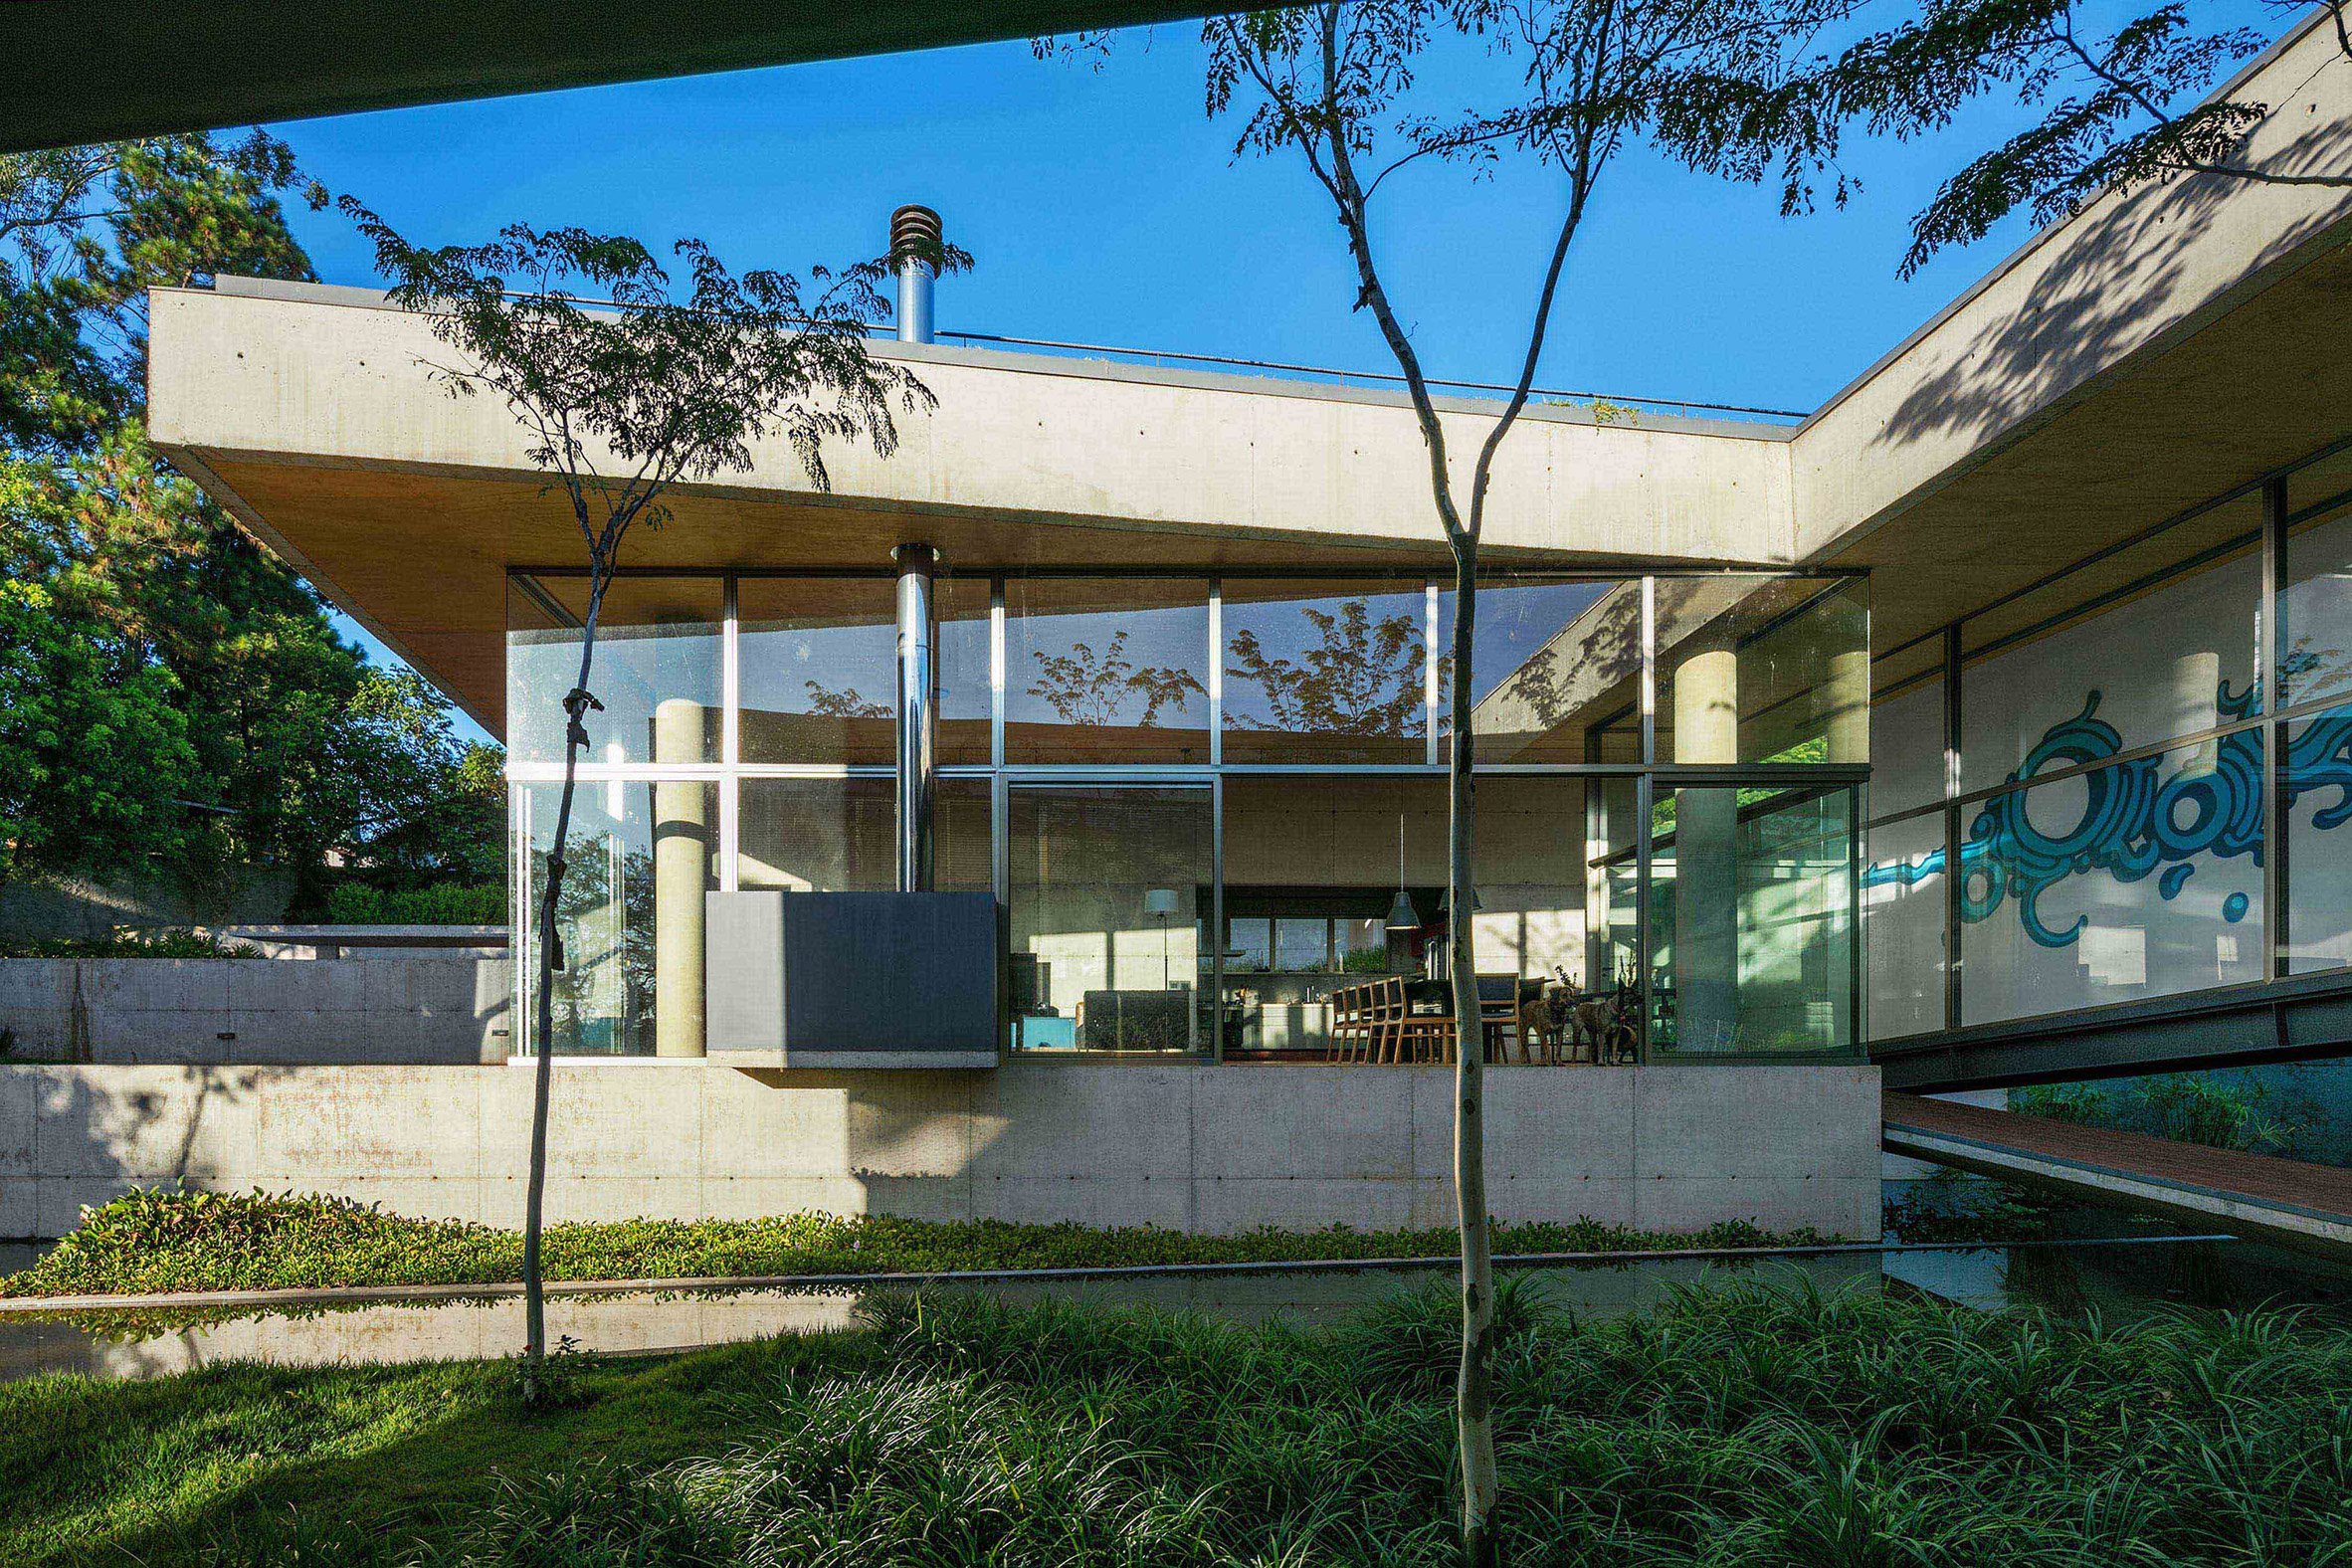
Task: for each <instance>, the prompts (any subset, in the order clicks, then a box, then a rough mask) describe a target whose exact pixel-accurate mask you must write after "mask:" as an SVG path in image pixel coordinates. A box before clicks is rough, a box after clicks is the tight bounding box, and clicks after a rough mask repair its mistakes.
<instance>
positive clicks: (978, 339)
mask: <svg viewBox="0 0 2352 1568" xmlns="http://www.w3.org/2000/svg"><path fill="white" fill-rule="evenodd" d="M867 330H869V331H870V332H873V333H875V334H877V335H879V336H889V335H891V333H890V328H888V327H887V326H883V325H880V324H876V323H869V324H868V327H867ZM933 335H934V336H935V337H936V338H938V339H941V340H948V339H952V340H954V341H956V342H959V343H969V344H974V345H983V346H990V347H1004V348H1014V349H1021V350H1025V351H1032V352H1044V353H1053V354H1068V355H1071V356H1073V357H1081V358H1103V359H1109V360H1112V361H1113V362H1115V363H1122V364H1143V365H1156V366H1160V367H1162V368H1171V367H1174V368H1183V367H1188V366H1201V367H1204V368H1211V369H1219V370H1237V371H1241V372H1244V373H1247V374H1254V375H1267V376H1283V377H1289V378H1312V379H1314V380H1317V381H1321V382H1325V383H1327V384H1329V385H1332V386H1342V387H1348V386H1368V387H1401V386H1403V385H1405V377H1404V376H1403V375H1402V374H1400V373H1398V372H1396V371H1393V370H1340V369H1335V368H1333V367H1331V366H1329V365H1304V364H1297V363H1293V362H1291V361H1288V360H1282V359H1247V358H1242V357H1240V356H1237V355H1232V354H1196V353H1188V352H1186V351H1184V350H1182V349H1172V348H1121V347H1118V346H1116V345H1114V344H1108V343H1077V342H1069V341H1066V340H1063V339H1060V338H1052V337H1016V336H1012V335H1010V334H1007V333H1002V332H960V331H950V330H946V329H944V328H942V329H941V330H939V331H938V332H936V333H934V334H933ZM1426 380H1427V382H1428V385H1429V386H1430V387H1431V388H1432V389H1433V390H1438V391H1445V392H1467V393H1470V394H1471V395H1473V396H1480V397H1508V396H1510V394H1511V393H1512V392H1513V391H1514V390H1516V389H1515V388H1514V387H1511V386H1509V385H1506V384H1504V383H1502V382H1497V381H1457V380H1453V379H1450V378H1447V377H1442V376H1430V377H1427V378H1426ZM1528 396H1529V398H1530V400H1531V401H1533V402H1536V403H1549V404H1574V405H1578V406H1582V407H1588V408H1596V409H1603V410H1606V409H1612V408H1622V409H1627V410H1630V411H1634V412H1650V413H1671V414H1676V415H1680V416H1682V417H1684V418H1691V417H1697V416H1708V415H1714V416H1724V415H1727V416H1730V417H1732V418H1735V419H1742V420H1754V421H1758V422H1769V423H1774V424H1780V423H1789V424H1794V423H1796V422H1799V421H1801V420H1803V419H1805V418H1806V417H1807V416H1806V414H1805V413H1804V411H1802V410H1799V409H1788V408H1760V407H1757V406H1755V405H1753V404H1748V403H1710V402H1706V401H1703V400H1701V399H1697V398H1666V397H1636V396H1629V395H1627V394H1625V393H1619V392H1594V391H1586V390H1577V389H1571V388H1566V387H1535V388H1532V389H1530V391H1529V393H1528Z"/></svg>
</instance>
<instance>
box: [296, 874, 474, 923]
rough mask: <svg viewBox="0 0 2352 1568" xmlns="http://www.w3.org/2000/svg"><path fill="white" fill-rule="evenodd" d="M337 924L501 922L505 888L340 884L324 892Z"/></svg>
mask: <svg viewBox="0 0 2352 1568" xmlns="http://www.w3.org/2000/svg"><path fill="white" fill-rule="evenodd" d="M326 917H327V919H328V920H329V921H330V922H331V923H333V924H336V925H504V924H505V923H506V889H505V888H504V887H503V886H500V885H498V884H497V883H495V882H490V883H471V884H469V883H464V882H433V883H430V884H428V885H426V886H423V887H401V888H394V889H391V890H389V891H387V890H385V889H383V888H380V887H371V886H368V885H367V884H366V883H364V882H344V883H343V884H341V885H340V886H338V887H336V888H335V889H334V890H333V891H331V892H329V893H328V894H327V895H326Z"/></svg>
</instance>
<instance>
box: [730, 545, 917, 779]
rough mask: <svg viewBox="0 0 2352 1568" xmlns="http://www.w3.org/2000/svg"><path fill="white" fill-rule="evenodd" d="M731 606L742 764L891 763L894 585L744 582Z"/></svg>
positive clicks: (875, 581)
mask: <svg viewBox="0 0 2352 1568" xmlns="http://www.w3.org/2000/svg"><path fill="white" fill-rule="evenodd" d="M735 610H736V614H737V616H738V617H739V618H740V619H739V621H738V623H737V638H738V644H737V655H736V657H737V658H738V659H739V660H740V662H741V673H740V676H739V678H738V679H739V680H740V682H741V689H742V697H741V701H742V704H743V709H742V710H743V717H742V725H743V738H742V756H743V760H744V761H746V762H846V763H880V764H882V765H884V766H887V765H889V764H890V763H892V762H894V761H895V760H896V758H897V754H898V711H897V707H898V628H897V585H896V584H895V583H892V582H890V581H888V580H887V579H883V578H869V577H834V578H823V577H817V578H809V577H799V578H776V577H745V578H742V579H741V580H740V581H739V582H738V583H737V585H736V588H735Z"/></svg>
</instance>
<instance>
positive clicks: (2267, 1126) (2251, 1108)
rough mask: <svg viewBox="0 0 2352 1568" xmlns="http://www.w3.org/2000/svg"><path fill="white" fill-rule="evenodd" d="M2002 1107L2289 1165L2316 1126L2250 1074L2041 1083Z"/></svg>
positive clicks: (2307, 1112) (2297, 1103)
mask: <svg viewBox="0 0 2352 1568" xmlns="http://www.w3.org/2000/svg"><path fill="white" fill-rule="evenodd" d="M2009 1103H2010V1108H2011V1109H2012V1110H2017V1111H2022V1112H2024V1113H2025V1114H2027V1115H2029V1116H2048V1117H2051V1118H2052V1119H2054V1120H2058V1121H2070V1122H2074V1123H2076V1124H2078V1125H2081V1126H2089V1127H2112V1128H2115V1129H2117V1130H2119V1131H2123V1132H2139V1133H2145V1134H2147V1135H2148V1136H2150V1137H2157V1138H2170V1139H2172V1140H2174V1141H2175V1142H2179V1143H2195V1144H2200V1145H2202V1146H2204V1147H2206V1148H2211V1149H2231V1150H2234V1151H2236V1152H2238V1153H2242V1154H2276V1155H2281V1156H2284V1157H2286V1158H2288V1159H2293V1158H2296V1157H2297V1156H2298V1155H2299V1154H2300V1153H2301V1152H2302V1150H2303V1148H2304V1145H2305V1143H2306V1142H2307V1140H2308V1138H2309V1136H2310V1134H2311V1132H2312V1129H2313V1128H2314V1127H2315V1126H2316V1125H2317V1123H2318V1119H2319V1109H2318V1107H2317V1105H2315V1104H2313V1103H2312V1102H2310V1101H2309V1100H2308V1099H2305V1098H2303V1097H2301V1096H2297V1095H2290V1094H2286V1093H2283V1092H2281V1091H2280V1090H2278V1089H2276V1088H2274V1087H2272V1086H2271V1085H2270V1084H2268V1083H2265V1082H2263V1081H2262V1080H2261V1079H2259V1078H2255V1077H2254V1076H2253V1075H2251V1074H2243V1073H2229V1072H2211V1073H2160V1074H2156V1075H2153V1076H2151V1077H2148V1078H2123V1079H2118V1080H2115V1081H2113V1082H2109V1083H2057V1084H2041V1085H2036V1086H2034V1087H2031V1088H2022V1089H2018V1090H2017V1091H2015V1092H2014V1093H2012V1094H2011V1095H2010V1101H2009Z"/></svg>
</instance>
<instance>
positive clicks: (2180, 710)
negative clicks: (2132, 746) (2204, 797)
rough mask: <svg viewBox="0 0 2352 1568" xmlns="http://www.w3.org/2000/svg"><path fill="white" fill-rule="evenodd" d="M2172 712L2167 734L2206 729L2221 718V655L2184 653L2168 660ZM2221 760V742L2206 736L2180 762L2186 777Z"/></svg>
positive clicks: (2201, 773) (2205, 771) (2206, 770)
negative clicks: (2206, 738) (2170, 671)
mask: <svg viewBox="0 0 2352 1568" xmlns="http://www.w3.org/2000/svg"><path fill="white" fill-rule="evenodd" d="M2169 689H2170V692H2171V697H2172V703H2171V706H2172V716H2171V723H2170V726H2169V727H2168V728H2167V730H2166V733H2167V734H2173V735H2187V734H2193V733H2195V732H2196V731H2197V730H2200V729H2210V728H2212V727H2213V726H2214V725H2215V724H2217V723H2219V722H2220V721H2221V696H2222V656H2221V655H2220V654H2218V653H2199V654H2184V655H2182V656H2181V657H2180V658H2178V659H2176V660H2174V661H2173V662H2172V682H2171V686H2170V688H2169ZM2220 761H2221V743H2220V742H2219V741H2213V740H2208V741H2206V742H2205V743H2204V744H2202V745H2199V746H2197V747H2195V748H2194V749H2192V750H2191V751H2190V752H2189V754H2188V757H2187V758H2186V759H2185V760H2184V761H2183V763H2182V765H2181V773H2182V774H2183V776H2188V777H2203V776H2204V775H2206V774H2209V773H2211V772H2213V770H2214V768H2215V767H2216V766H2217V765H2218V764H2219V763H2220Z"/></svg>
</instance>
